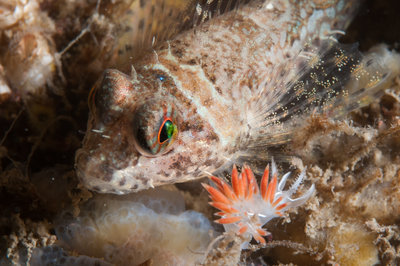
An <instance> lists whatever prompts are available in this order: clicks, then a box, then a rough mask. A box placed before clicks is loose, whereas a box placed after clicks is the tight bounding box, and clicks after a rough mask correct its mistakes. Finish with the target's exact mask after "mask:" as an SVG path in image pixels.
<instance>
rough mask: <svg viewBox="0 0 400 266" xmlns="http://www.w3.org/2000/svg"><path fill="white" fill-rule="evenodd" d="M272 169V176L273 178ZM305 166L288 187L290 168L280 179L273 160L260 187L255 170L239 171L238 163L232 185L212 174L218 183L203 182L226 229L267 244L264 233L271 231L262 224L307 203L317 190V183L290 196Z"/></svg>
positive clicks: (219, 221) (247, 168) (301, 179)
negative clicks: (286, 186)
mask: <svg viewBox="0 0 400 266" xmlns="http://www.w3.org/2000/svg"><path fill="white" fill-rule="evenodd" d="M270 173H271V180H269V178H270ZM305 173H306V169H304V170H303V171H302V172H301V173H300V175H299V176H298V177H297V179H296V181H295V182H294V183H293V184H292V185H291V187H290V188H289V189H288V190H283V189H284V187H285V184H286V180H287V178H288V177H289V175H290V172H288V173H286V174H285V175H283V176H282V178H281V180H280V181H279V183H278V172H277V168H276V164H275V162H274V160H272V163H271V171H270V169H269V165H268V166H267V167H266V169H265V171H264V174H263V176H262V179H261V184H260V187H258V185H257V180H256V179H255V177H254V174H253V172H252V170H251V169H250V168H249V167H248V166H246V165H244V166H243V168H242V171H241V173H240V175H239V174H238V170H237V169H236V166H233V170H232V186H230V185H229V184H227V183H226V182H225V181H223V180H222V179H221V178H218V177H215V176H211V177H210V178H211V180H212V182H213V183H214V184H215V185H216V187H212V186H210V185H207V184H204V183H203V186H204V188H205V189H206V190H207V191H208V193H209V194H210V198H211V202H210V205H211V206H213V207H215V208H217V209H219V210H220V212H217V215H218V216H221V218H220V219H218V220H216V221H215V222H216V223H219V224H223V225H224V226H225V229H226V231H234V232H235V233H237V234H240V235H243V237H244V239H247V240H250V239H251V237H254V239H255V240H256V241H257V242H259V243H261V244H263V245H265V244H266V241H265V239H264V237H265V236H267V235H269V234H270V233H269V232H267V231H266V230H265V229H263V228H262V227H263V226H264V225H265V224H266V223H268V222H269V221H270V220H271V219H273V218H276V217H282V216H283V213H284V212H285V211H286V210H288V209H289V208H294V207H297V206H299V205H302V204H303V203H305V202H306V201H307V200H308V199H309V198H310V197H311V196H312V195H313V193H314V191H315V186H314V184H312V185H311V187H310V188H309V189H308V190H307V191H306V192H305V193H304V194H303V195H302V196H300V197H298V198H291V196H292V195H293V193H295V192H296V191H297V189H298V187H299V185H300V184H301V182H302V181H303V179H304V177H305Z"/></svg>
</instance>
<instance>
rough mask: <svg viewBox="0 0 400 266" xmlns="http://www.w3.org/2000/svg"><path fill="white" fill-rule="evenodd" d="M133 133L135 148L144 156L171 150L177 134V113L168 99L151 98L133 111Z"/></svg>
mask: <svg viewBox="0 0 400 266" xmlns="http://www.w3.org/2000/svg"><path fill="white" fill-rule="evenodd" d="M133 134H134V140H135V147H136V149H137V150H138V151H139V152H140V153H141V154H142V155H144V156H150V157H153V156H159V155H162V154H164V153H166V152H168V151H170V150H171V148H172V144H173V143H174V141H175V139H176V138H177V136H178V114H177V110H176V108H175V106H174V104H173V103H172V102H171V101H168V100H151V101H147V102H145V103H144V104H143V105H141V106H140V107H139V108H138V109H137V111H136V112H135V117H134V120H133Z"/></svg>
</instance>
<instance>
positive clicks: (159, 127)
mask: <svg viewBox="0 0 400 266" xmlns="http://www.w3.org/2000/svg"><path fill="white" fill-rule="evenodd" d="M358 2H359V1H344V0H336V1H332V0H327V1H323V0H306V1H291V0H274V1H259V0H254V1H250V3H249V4H247V5H243V6H241V7H239V8H238V9H236V10H234V11H232V12H227V13H225V14H223V15H220V16H216V17H213V18H212V19H210V20H209V21H208V22H205V23H203V24H201V25H199V26H197V27H194V29H192V30H188V31H186V32H183V33H181V34H179V35H178V36H176V37H175V38H174V39H172V40H170V41H167V42H165V43H163V44H162V45H159V46H158V47H157V48H156V49H155V50H153V51H150V52H149V53H148V54H146V55H144V56H143V57H142V59H140V60H139V61H137V62H135V63H134V65H133V67H132V73H130V74H129V75H127V74H124V73H122V72H120V71H118V70H114V69H109V70H106V71H105V72H104V75H103V76H102V77H101V79H100V80H99V81H98V82H97V84H96V85H95V86H94V88H93V89H92V91H91V94H90V96H89V105H90V115H89V121H88V127H87V132H86V136H85V138H84V141H83V147H82V148H81V149H80V150H79V151H78V152H77V154H76V168H77V173H78V175H79V177H80V179H81V180H82V181H83V183H84V184H85V185H86V186H87V187H88V188H90V189H92V190H95V191H99V192H109V193H118V194H120V193H121V194H122V193H129V192H135V191H139V190H142V189H147V188H150V187H155V186H159V185H163V184H169V183H176V182H185V181H188V180H194V179H197V178H201V177H203V176H205V175H206V174H207V173H213V172H215V171H219V170H221V169H223V168H224V167H226V166H228V165H232V164H233V163H235V162H238V161H239V160H243V158H244V159H251V158H256V157H260V158H267V157H268V156H269V153H268V151H269V148H270V147H271V146H274V145H277V144H281V143H286V142H288V141H290V139H291V135H292V134H293V132H295V131H296V130H299V128H300V127H301V124H302V121H304V119H305V118H306V117H307V115H310V114H311V113H312V112H319V113H324V114H327V115H329V116H330V117H340V116H342V115H343V114H345V113H346V112H348V111H351V110H353V109H355V108H358V107H360V106H362V105H365V104H368V103H369V102H370V101H371V100H372V99H374V98H375V97H376V95H378V94H379V91H380V90H379V83H380V81H381V80H382V79H383V78H384V76H385V75H386V74H387V73H386V72H385V71H383V70H382V69H381V68H380V66H379V64H378V62H376V61H375V60H373V58H372V57H366V58H363V57H362V56H361V54H360V53H359V52H358V51H357V48H356V46H354V45H340V44H339V43H337V41H336V39H335V38H336V37H337V35H338V34H341V33H343V30H344V29H345V28H346V27H347V26H348V24H349V22H350V19H351V18H352V16H353V15H354V13H355V10H356V9H357V3H358ZM371 58H372V59H371Z"/></svg>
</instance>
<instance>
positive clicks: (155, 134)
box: [76, 69, 223, 194]
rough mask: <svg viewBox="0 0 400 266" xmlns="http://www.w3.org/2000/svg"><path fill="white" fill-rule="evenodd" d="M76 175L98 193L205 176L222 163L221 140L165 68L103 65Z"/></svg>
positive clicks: (121, 190) (94, 89)
mask: <svg viewBox="0 0 400 266" xmlns="http://www.w3.org/2000/svg"><path fill="white" fill-rule="evenodd" d="M89 109H90V113H89V120H88V125H87V131H86V135H85V138H84V140H83V146H82V148H81V149H79V150H78V151H77V153H76V169H77V174H78V176H79V178H80V180H81V181H82V182H83V184H84V185H85V186H86V187H88V188H89V189H92V190H94V191H98V192H105V193H117V194H124V193H130V192H135V191H139V190H143V189H147V188H150V187H155V186H159V185H163V184H169V183H176V182H184V181H188V180H193V179H196V178H199V177H202V176H204V175H205V172H206V171H209V170H210V171H212V170H213V169H214V168H215V167H218V166H219V165H221V164H223V162H222V161H221V159H220V158H221V157H220V156H217V155H218V151H220V140H219V138H218V136H217V135H216V134H215V133H214V132H213V129H212V127H211V126H210V125H209V123H207V121H204V119H202V118H201V117H200V116H199V115H198V113H197V111H196V108H195V107H194V106H193V105H192V104H191V102H190V100H188V99H187V98H185V97H183V96H182V95H181V92H179V91H178V90H177V89H176V86H175V84H174V82H173V80H172V79H171V78H170V77H168V75H166V74H165V73H162V72H160V71H155V70H151V69H141V70H140V71H139V70H138V72H137V73H136V71H135V72H134V74H133V75H131V76H129V75H126V74H124V73H122V72H120V71H118V70H106V71H105V72H104V74H103V76H102V78H101V79H100V80H99V81H98V82H97V83H96V85H95V86H94V87H93V89H92V91H91V93H90V95H89Z"/></svg>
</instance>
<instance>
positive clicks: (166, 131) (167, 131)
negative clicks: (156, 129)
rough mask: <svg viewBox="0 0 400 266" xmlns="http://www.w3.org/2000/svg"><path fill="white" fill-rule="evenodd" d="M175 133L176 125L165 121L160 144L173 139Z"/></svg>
mask: <svg viewBox="0 0 400 266" xmlns="http://www.w3.org/2000/svg"><path fill="white" fill-rule="evenodd" d="M173 133H174V124H173V123H172V121H171V120H167V121H165V123H164V125H163V127H162V129H161V132H160V143H163V142H164V141H166V140H168V139H170V138H171V136H172V134H173Z"/></svg>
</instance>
